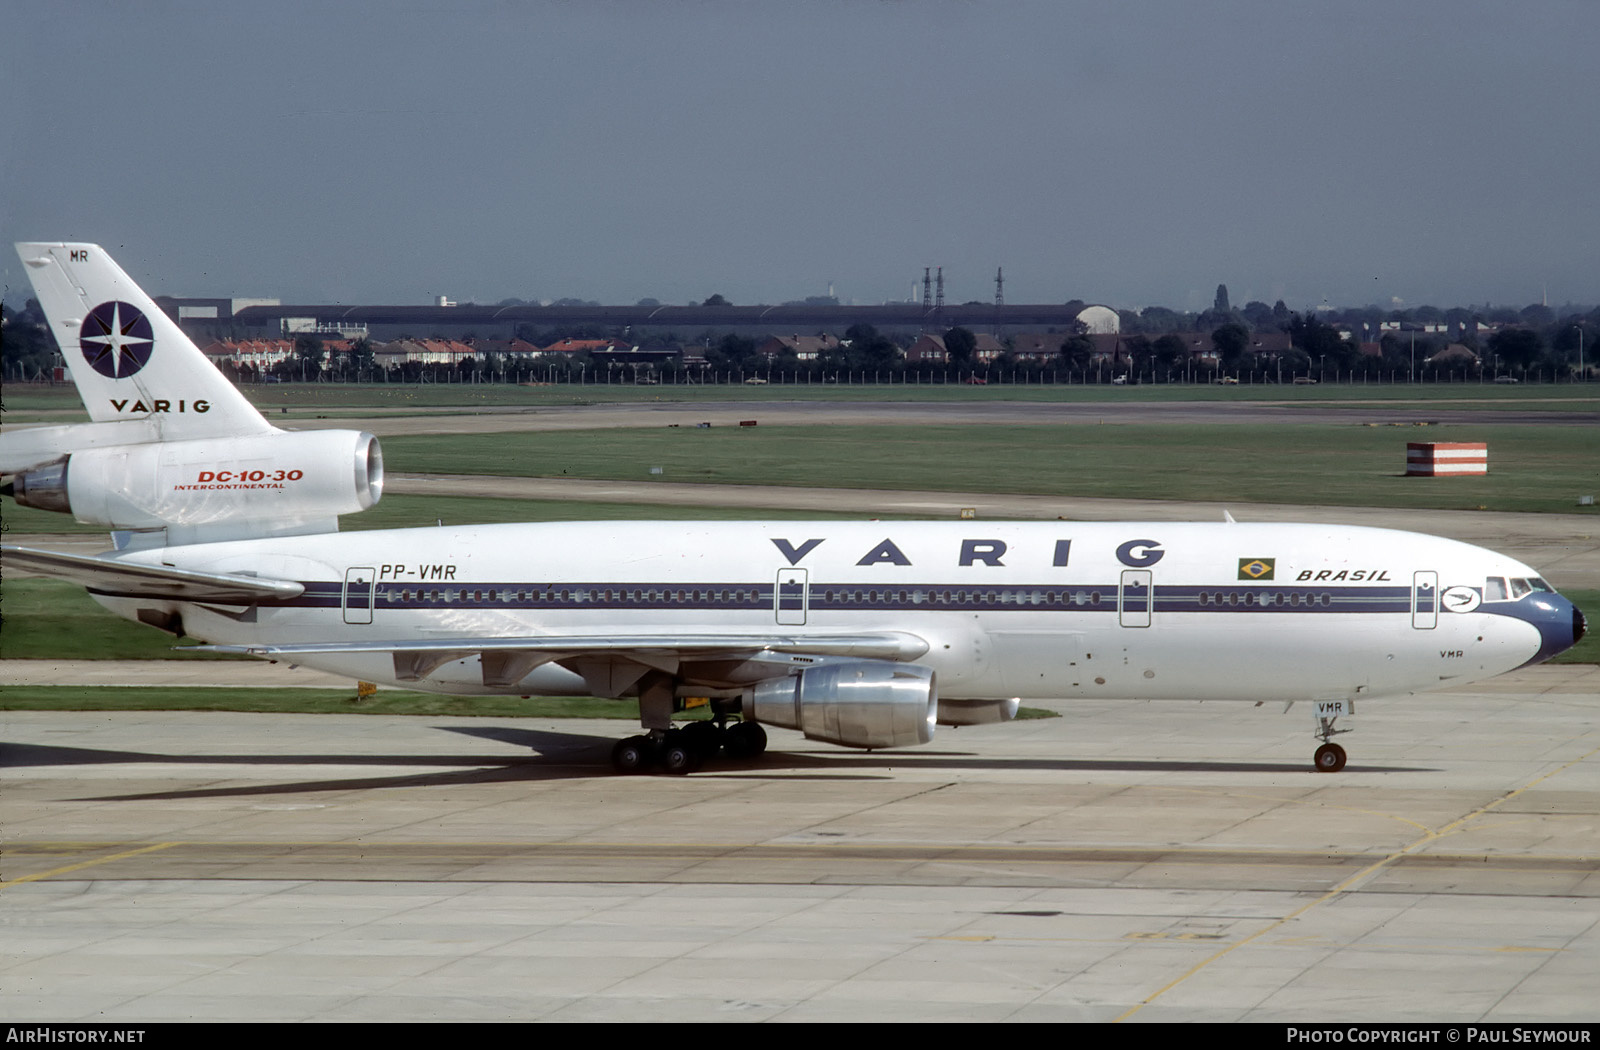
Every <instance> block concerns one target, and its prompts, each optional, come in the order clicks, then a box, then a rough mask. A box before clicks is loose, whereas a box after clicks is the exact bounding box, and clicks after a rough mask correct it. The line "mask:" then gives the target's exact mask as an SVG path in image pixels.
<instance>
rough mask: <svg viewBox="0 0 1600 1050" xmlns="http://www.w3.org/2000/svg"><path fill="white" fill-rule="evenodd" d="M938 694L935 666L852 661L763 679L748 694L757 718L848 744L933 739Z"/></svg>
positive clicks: (746, 703) (904, 744)
mask: <svg viewBox="0 0 1600 1050" xmlns="http://www.w3.org/2000/svg"><path fill="white" fill-rule="evenodd" d="M938 707H939V694H938V690H937V688H936V684H935V681H934V673H933V671H932V670H931V669H930V668H927V667H922V666H920V665H917V664H897V663H891V662H889V661H887V660H848V661H841V662H839V663H830V664H822V665H821V666H818V667H809V668H807V669H806V670H804V671H801V672H800V673H799V674H797V675H793V676H791V677H788V678H776V679H770V680H768V681H765V682H761V683H760V684H758V685H757V686H756V687H755V688H754V689H752V690H750V691H749V692H748V693H747V694H746V695H745V700H744V710H745V713H746V714H748V715H751V716H753V717H754V718H755V719H756V721H758V722H766V723H769V724H771V725H776V726H783V727H784V728H785V729H798V730H800V732H802V733H804V734H805V735H806V737H807V738H809V739H811V740H824V741H827V742H828V743H830V744H843V745H845V746H846V747H910V746H912V745H916V744H926V743H927V742H928V741H930V740H932V739H933V729H934V716H935V714H936V712H937V711H938Z"/></svg>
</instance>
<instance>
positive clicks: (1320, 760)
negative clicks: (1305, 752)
mask: <svg viewBox="0 0 1600 1050" xmlns="http://www.w3.org/2000/svg"><path fill="white" fill-rule="evenodd" d="M1344 759H1345V754H1344V748H1342V747H1340V746H1339V745H1338V744H1323V745H1322V746H1321V747H1319V748H1317V753H1316V756H1315V757H1314V758H1313V759H1312V760H1311V761H1312V764H1313V765H1315V766H1316V767H1317V772H1318V773H1337V772H1339V770H1341V769H1343V768H1344Z"/></svg>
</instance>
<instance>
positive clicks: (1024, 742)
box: [0, 665, 1600, 1022]
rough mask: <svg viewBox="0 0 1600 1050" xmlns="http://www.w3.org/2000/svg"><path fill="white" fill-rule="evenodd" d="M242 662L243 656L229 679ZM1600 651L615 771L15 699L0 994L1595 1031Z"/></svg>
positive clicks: (255, 723)
mask: <svg viewBox="0 0 1600 1050" xmlns="http://www.w3.org/2000/svg"><path fill="white" fill-rule="evenodd" d="M244 666H248V665H244ZM1597 694H1600V668H1595V667H1590V666H1582V665H1572V666H1548V665H1547V666H1544V667H1539V668H1532V669H1529V670H1525V671H1522V672H1518V673H1516V674H1513V675H1509V676H1505V677H1503V678H1501V679H1498V680H1495V681H1492V682H1488V683H1481V684H1479V685H1477V686H1475V687H1472V688H1470V689H1468V690H1463V691H1456V692H1445V693H1438V694H1433V695H1430V696H1426V697H1418V698H1414V699H1410V700H1404V701H1395V702H1389V703H1372V704H1369V705H1366V706H1365V707H1363V708H1362V709H1361V711H1359V712H1358V714H1359V720H1358V722H1357V723H1356V724H1357V725H1358V726H1359V729H1360V731H1359V732H1358V733H1357V734H1355V735H1353V736H1350V737H1346V738H1345V741H1346V742H1347V743H1348V744H1349V746H1350V751H1351V760H1350V764H1349V766H1348V767H1347V768H1346V770H1345V771H1344V772H1343V773H1342V774H1338V775H1327V774H1318V773H1314V772H1311V771H1310V765H1309V757H1310V752H1311V749H1312V746H1313V740H1312V738H1311V734H1310V718H1309V716H1308V715H1307V714H1306V713H1305V712H1304V711H1302V710H1300V709H1299V708H1296V709H1295V710H1293V711H1291V712H1289V713H1287V714H1285V713H1283V712H1281V711H1280V710H1278V709H1266V708H1255V707H1251V706H1248V705H1233V704H1204V705H1201V704H1182V703H1165V704H1126V703H1125V704H1104V703H1092V704H1073V705H1070V706H1064V707H1062V709H1061V710H1062V714H1063V717H1061V718H1056V719H1045V720H1038V721H1027V722H1017V723H1012V724H1009V725H1003V726H992V727H982V728H976V729H966V730H960V731H957V732H950V731H948V730H941V731H940V733H939V735H938V736H937V737H936V738H935V742H934V743H933V744H932V745H931V746H930V747H927V748H923V749H918V750H913V751H906V752H879V753H857V752H849V751H843V750H841V749H837V748H831V747H828V746H826V745H817V744H812V743H809V742H806V741H804V740H802V739H800V738H799V737H798V736H797V735H796V734H789V733H777V734H775V736H774V748H773V751H772V752H770V753H769V755H768V756H767V758H766V759H765V760H764V761H762V762H761V763H759V764H733V763H720V764H717V763H714V764H712V765H711V766H709V767H708V768H707V769H706V770H705V771H703V772H701V773H699V774H696V775H694V776H690V777H665V776H660V777H619V776H616V775H613V774H612V773H611V772H610V770H609V766H608V760H607V756H608V752H609V747H610V744H611V742H612V740H613V739H614V738H615V737H616V736H618V735H620V734H621V733H622V732H624V731H625V730H624V726H625V723H616V722H593V721H555V720H541V719H523V720H519V719H504V718H486V719H464V718H396V717H378V716H359V715H349V716H324V717H318V716H289V715H246V714H202V715H196V714H178V713H118V714H105V713H96V714H54V713H44V712H10V713H7V714H6V715H5V716H4V736H3V739H4V740H5V744H4V747H3V749H0V771H3V775H4V778H5V782H6V788H5V792H4V796H3V799H0V809H3V823H4V829H5V838H6V845H5V851H4V870H3V871H0V928H3V929H4V930H5V931H6V934H5V938H6V951H5V953H4V956H3V959H0V1013H3V1014H4V1015H5V1016H6V1017H8V1018H12V1019H28V1020H43V1019H49V1020H62V1021H74V1020H78V1021H87V1020H94V1021H125V1020H127V1021H131V1020H191V1019H229V1020H265V1019H273V1020H295V1019H308V1020H310V1019H317V1020H342V1019H351V1020H378V1019H382V1020H435V1019H491V1018H494V1019H502V1018H524V1019H544V1020H639V1021H645V1020H652V1021H660V1020H879V1021H884V1020H973V1021H976V1020H1113V1019H1119V1018H1121V1019H1126V1020H1133V1021H1141V1020H1255V1021H1297V1022H1307V1021H1316V1020H1324V1021H1329V1020H1341V1021H1342V1020H1418V1021H1421V1020H1429V1021H1438V1020H1485V1021H1509V1020H1542V1021H1549V1020H1594V1018H1595V1016H1596V1006H1595V1000H1594V996H1593V975H1594V974H1595V973H1596V972H1600V845H1597V843H1600V727H1597V725H1596V719H1595V714H1596V696H1597Z"/></svg>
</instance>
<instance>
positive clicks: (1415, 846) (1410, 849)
mask: <svg viewBox="0 0 1600 1050" xmlns="http://www.w3.org/2000/svg"><path fill="white" fill-rule="evenodd" d="M1596 754H1600V747H1597V748H1594V749H1593V750H1591V751H1588V752H1585V753H1584V754H1581V755H1579V756H1578V757H1577V758H1574V759H1572V760H1571V761H1569V762H1565V763H1563V764H1562V765H1559V766H1557V767H1556V768H1555V769H1552V770H1550V772H1548V773H1545V774H1544V775H1542V776H1538V777H1535V778H1534V779H1532V780H1530V781H1528V783H1526V784H1524V785H1522V786H1521V787H1519V788H1517V789H1515V790H1513V791H1508V792H1506V793H1505V794H1503V795H1501V796H1500V797H1498V798H1496V799H1493V800H1491V801H1489V802H1486V803H1484V804H1483V805H1482V806H1479V807H1478V808H1477V809H1475V810H1473V811H1472V812H1471V813H1468V814H1466V815H1465V816H1461V817H1457V818H1456V819H1455V820H1452V821H1451V822H1450V823H1448V824H1446V825H1445V826H1444V827H1442V828H1440V829H1439V830H1437V831H1430V832H1428V833H1427V834H1425V835H1423V836H1422V837H1421V838H1419V839H1417V840H1416V841H1414V842H1412V843H1411V844H1410V845H1408V846H1404V847H1402V848H1401V849H1398V850H1395V851H1394V852H1392V853H1390V854H1389V855H1388V856H1386V857H1384V858H1382V859H1380V860H1377V861H1374V862H1373V863H1372V864H1369V865H1368V866H1367V867H1365V868H1363V869H1362V870H1360V871H1358V872H1356V873H1355V874H1354V875H1352V876H1350V877H1349V878H1348V879H1346V880H1344V881H1343V882H1341V883H1340V884H1339V885H1337V886H1335V887H1333V888H1332V889H1331V890H1329V891H1328V892H1326V893H1324V894H1322V896H1320V897H1318V898H1316V899H1315V900H1312V901H1308V902H1306V903H1305V904H1303V905H1301V906H1300V907H1298V908H1296V909H1295V910H1294V911H1291V912H1289V913H1288V914H1287V915H1285V916H1283V917H1282V918H1280V919H1276V920H1274V921H1273V922H1271V923H1268V924H1267V925H1266V926H1263V927H1262V928H1261V929H1259V930H1257V931H1256V932H1255V933H1252V934H1251V935H1250V936H1248V937H1246V938H1244V939H1243V940H1241V941H1239V942H1238V943H1237V944H1230V945H1229V946H1228V947H1226V948H1223V949H1222V950H1220V951H1218V952H1216V953H1214V954H1212V955H1211V956H1209V957H1207V958H1205V959H1202V960H1201V961H1199V962H1197V963H1195V964H1194V965H1193V966H1192V967H1190V968H1189V969H1188V970H1187V971H1185V972H1184V973H1182V974H1179V975H1178V976H1177V977H1175V978H1173V979H1172V980H1171V981H1169V982H1167V983H1166V984H1164V985H1162V986H1161V987H1160V988H1157V989H1156V990H1155V991H1153V992H1151V993H1150V994H1149V995H1147V996H1145V997H1144V998H1143V999H1141V1000H1139V1001H1138V1002H1137V1003H1135V1004H1134V1005H1133V1006H1131V1007H1129V1008H1128V1009H1127V1010H1124V1011H1123V1012H1122V1013H1120V1014H1118V1015H1117V1016H1116V1017H1115V1018H1113V1019H1112V1020H1113V1023H1116V1022H1118V1021H1126V1020H1127V1019H1128V1018H1130V1017H1132V1016H1133V1015H1134V1014H1136V1013H1138V1012H1139V1011H1140V1010H1143V1009H1144V1008H1145V1007H1147V1006H1149V1005H1150V1004H1151V1003H1153V1002H1155V1001H1156V1000H1157V999H1159V998H1161V997H1162V996H1163V995H1165V994H1167V993H1168V992H1170V991H1172V990H1173V989H1174V988H1176V987H1178V986H1179V985H1181V984H1183V983H1184V982H1185V981H1187V980H1188V979H1189V978H1191V977H1193V976H1195V975H1196V974H1198V973H1200V972H1201V971H1202V970H1204V969H1206V968H1207V967H1209V966H1210V965H1211V964H1212V963H1214V962H1217V961H1218V960H1220V959H1223V958H1226V957H1227V956H1229V955H1231V954H1233V953H1234V952H1236V951H1238V950H1239V949H1240V948H1243V947H1245V946H1246V945H1248V944H1253V943H1255V942H1256V941H1259V940H1260V939H1261V938H1263V937H1265V936H1266V935H1267V934H1269V933H1271V932H1273V931H1274V930H1278V929H1281V928H1283V927H1284V926H1286V925H1288V924H1289V923H1291V922H1293V921H1294V920H1295V919H1298V918H1300V916H1302V915H1304V914H1306V913H1307V912H1309V911H1310V910H1311V909H1313V908H1315V907H1317V906H1318V905H1320V904H1325V903H1327V902H1328V901H1332V900H1336V899H1338V898H1339V897H1342V896H1344V895H1345V894H1347V893H1354V892H1356V891H1358V890H1359V889H1361V887H1363V886H1365V885H1367V883H1369V882H1371V881H1372V880H1373V879H1374V878H1376V877H1377V876H1378V874H1379V873H1380V872H1382V871H1383V870H1384V869H1385V868H1387V867H1389V866H1390V865H1391V864H1393V863H1394V862H1395V861H1397V860H1399V859H1401V858H1402V857H1406V856H1409V855H1411V854H1413V853H1415V852H1416V851H1417V850H1419V849H1421V848H1422V847H1424V846H1426V845H1428V844H1429V843H1432V842H1437V841H1438V840H1439V839H1442V838H1444V837H1445V836H1447V835H1453V834H1455V832H1456V831H1458V830H1460V828H1461V827H1462V826H1463V825H1465V824H1466V823H1468V822H1469V821H1472V820H1476V819H1478V818H1479V817H1481V816H1483V815H1484V814H1485V813H1488V812H1489V811H1490V810H1493V809H1497V808H1499V807H1500V806H1502V805H1504V804H1505V803H1507V802H1510V801H1511V800H1512V799H1514V798H1516V797H1517V796H1519V795H1522V794H1524V793H1526V792H1528V791H1531V790H1532V789H1533V788H1536V787H1538V786H1539V785H1540V784H1542V783H1544V782H1545V781H1546V780H1549V779H1550V778H1551V777H1554V776H1556V775H1557V774H1559V773H1564V772H1566V771H1567V770H1568V769H1571V768H1572V767H1573V766H1575V765H1577V764H1578V763H1580V762H1583V761H1586V760H1587V759H1589V758H1591V757H1593V756H1594V755H1596Z"/></svg>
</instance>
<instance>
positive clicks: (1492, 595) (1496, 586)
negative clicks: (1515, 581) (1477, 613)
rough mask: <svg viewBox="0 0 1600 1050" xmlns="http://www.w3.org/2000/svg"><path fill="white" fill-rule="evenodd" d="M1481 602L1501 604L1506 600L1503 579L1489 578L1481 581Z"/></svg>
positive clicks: (1501, 577) (1498, 577)
mask: <svg viewBox="0 0 1600 1050" xmlns="http://www.w3.org/2000/svg"><path fill="white" fill-rule="evenodd" d="M1483 600H1484V601H1486V602H1503V601H1505V600H1506V581H1505V577H1503V576H1491V577H1489V578H1488V579H1487V580H1484V581H1483Z"/></svg>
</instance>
